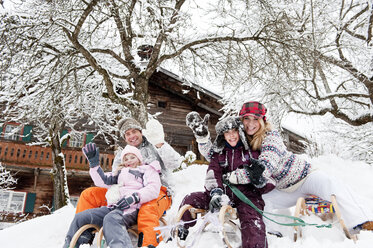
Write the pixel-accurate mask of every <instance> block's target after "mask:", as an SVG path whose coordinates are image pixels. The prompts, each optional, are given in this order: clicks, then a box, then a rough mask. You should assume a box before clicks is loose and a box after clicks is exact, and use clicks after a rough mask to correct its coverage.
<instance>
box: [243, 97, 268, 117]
mask: <svg viewBox="0 0 373 248" xmlns="http://www.w3.org/2000/svg"><path fill="white" fill-rule="evenodd" d="M266 113H267V108H266V107H265V106H264V105H263V104H261V103H260V102H256V101H250V102H246V103H244V104H243V105H242V108H241V111H240V117H241V118H242V117H245V116H253V117H258V118H263V120H264V121H266V116H265V114H266Z"/></svg>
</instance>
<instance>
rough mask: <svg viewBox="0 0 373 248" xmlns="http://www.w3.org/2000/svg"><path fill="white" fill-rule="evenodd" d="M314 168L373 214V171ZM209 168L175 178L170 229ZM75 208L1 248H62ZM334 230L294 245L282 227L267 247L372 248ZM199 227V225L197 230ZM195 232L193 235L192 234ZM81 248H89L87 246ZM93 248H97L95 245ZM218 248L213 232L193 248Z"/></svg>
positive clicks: (28, 228)
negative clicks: (354, 195) (338, 183)
mask: <svg viewBox="0 0 373 248" xmlns="http://www.w3.org/2000/svg"><path fill="white" fill-rule="evenodd" d="M311 162H312V163H313V164H318V165H321V166H319V169H320V170H324V171H326V172H327V173H329V174H332V175H334V176H335V177H337V178H339V179H341V180H343V181H345V182H346V184H348V185H350V186H351V187H352V189H353V190H355V191H356V192H359V195H360V196H361V197H362V198H364V200H365V202H366V203H367V204H366V205H367V206H369V207H370V210H372V211H373V197H372V196H373V187H372V186H373V182H372V180H371V177H372V175H373V167H372V166H369V165H368V164H366V163H364V162H362V161H351V160H345V159H342V158H340V157H337V156H335V155H324V156H320V157H316V158H313V159H311ZM206 169H207V165H196V164H194V165H191V166H189V167H187V168H186V169H184V170H181V171H177V172H175V173H174V174H173V176H172V179H171V184H173V185H174V189H175V196H174V198H173V205H172V207H171V209H170V210H169V211H168V212H167V215H166V217H165V218H166V221H167V222H168V224H169V225H172V224H173V223H175V222H174V221H173V219H174V218H175V216H176V214H177V210H178V207H179V204H180V202H181V201H182V199H183V197H184V196H185V195H186V194H188V193H190V192H194V191H200V190H203V183H204V178H205V172H206ZM293 211H294V209H293V208H291V209H288V210H281V211H278V212H279V213H285V214H291V213H292V212H293ZM74 212H75V209H74V207H72V206H71V205H70V206H66V207H64V208H62V209H59V210H57V211H56V212H54V213H53V214H51V215H46V216H42V217H38V218H35V219H32V220H29V221H26V222H23V223H20V224H17V225H14V226H11V227H8V228H6V229H4V230H1V231H0V240H2V247H17V248H34V247H35V248H44V247H45V248H47V247H48V248H50V247H62V245H63V241H64V237H65V234H66V232H67V230H68V227H69V224H70V222H71V220H72V218H73V216H74ZM303 218H304V220H305V221H306V222H311V223H315V222H316V223H322V221H321V220H320V219H319V218H318V217H316V216H315V215H313V216H307V217H303ZM333 224H335V225H334V226H333V227H332V228H331V229H324V228H322V229H317V228H314V227H307V228H304V229H303V238H300V239H299V240H298V241H297V242H294V241H293V229H292V228H290V227H283V226H279V230H281V232H282V233H283V234H284V237H283V238H276V237H275V236H271V235H268V243H269V247H271V248H277V247H278V248H283V247H294V248H297V247H302V248H314V247H320V248H322V247H325V248H331V247H338V248H350V247H359V248H368V247H369V248H370V247H372V244H373V232H369V231H363V232H361V233H360V234H359V236H358V241H357V242H356V244H354V243H353V241H351V240H349V239H347V238H346V237H345V236H344V234H343V232H342V230H341V229H340V227H339V225H338V223H337V222H336V221H335V220H334V222H333ZM197 226H198V225H196V227H195V229H196V228H197ZM193 230H194V229H192V230H191V231H193ZM81 247H85V248H88V247H89V246H88V245H83V246H81ZM92 247H96V246H94V245H92ZM158 247H159V248H175V247H177V246H176V243H175V242H174V241H171V242H168V243H164V242H162V243H161V244H160V245H159V246H158ZM193 247H196V248H199V247H209V248H215V247H216V248H217V247H223V245H222V241H221V238H220V236H219V234H218V233H216V232H213V231H206V232H203V233H202V237H201V239H200V240H199V241H198V242H197V243H196V244H195V245H194V246H193Z"/></svg>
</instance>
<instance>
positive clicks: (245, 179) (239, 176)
mask: <svg viewBox="0 0 373 248" xmlns="http://www.w3.org/2000/svg"><path fill="white" fill-rule="evenodd" d="M223 177H224V179H225V180H228V181H229V182H230V183H233V184H249V183H250V182H251V181H250V178H249V176H248V174H247V172H246V169H239V168H238V169H236V170H234V171H232V172H228V173H226V174H224V176H223Z"/></svg>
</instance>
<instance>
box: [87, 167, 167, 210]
mask: <svg viewBox="0 0 373 248" xmlns="http://www.w3.org/2000/svg"><path fill="white" fill-rule="evenodd" d="M160 170H161V167H160V165H159V162H158V161H153V162H152V163H150V164H145V165H141V166H138V167H137V168H129V167H125V168H123V169H121V170H120V171H119V173H118V174H117V175H114V174H113V173H112V172H108V173H104V172H103V170H102V169H101V167H100V166H97V167H94V168H91V169H90V170H89V174H90V175H91V178H92V180H93V182H94V183H95V185H96V186H98V187H103V188H110V187H111V185H113V184H118V185H119V193H120V199H121V198H123V197H127V196H131V195H132V193H134V192H137V193H138V194H139V197H140V202H139V203H138V204H134V205H131V208H130V209H129V210H126V211H130V212H131V211H133V210H135V209H138V208H140V206H141V205H142V204H143V203H146V202H148V201H151V200H153V199H156V198H157V197H158V195H159V191H160V189H161V180H160V177H159V172H160Z"/></svg>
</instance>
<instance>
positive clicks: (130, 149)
mask: <svg viewBox="0 0 373 248" xmlns="http://www.w3.org/2000/svg"><path fill="white" fill-rule="evenodd" d="M128 153H132V154H134V155H136V157H137V158H138V159H139V160H140V163H141V164H143V163H144V162H143V161H144V159H143V158H142V155H141V152H140V150H139V149H137V148H136V147H134V146H131V145H126V147H124V149H123V151H122V153H121V154H120V158H121V160H122V163H123V162H124V161H123V160H124V156H125V155H126V154H128Z"/></svg>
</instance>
